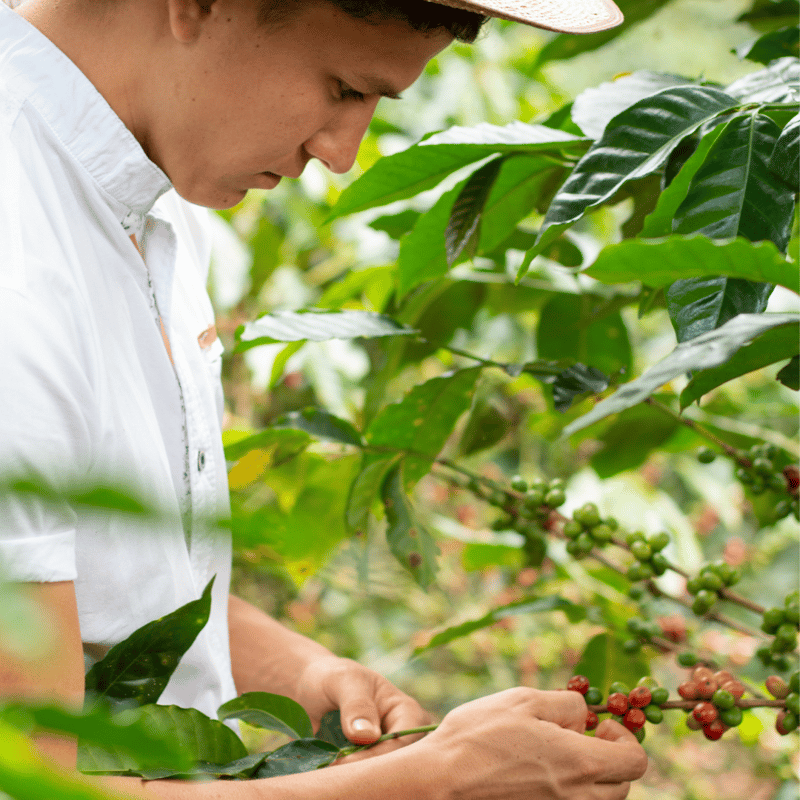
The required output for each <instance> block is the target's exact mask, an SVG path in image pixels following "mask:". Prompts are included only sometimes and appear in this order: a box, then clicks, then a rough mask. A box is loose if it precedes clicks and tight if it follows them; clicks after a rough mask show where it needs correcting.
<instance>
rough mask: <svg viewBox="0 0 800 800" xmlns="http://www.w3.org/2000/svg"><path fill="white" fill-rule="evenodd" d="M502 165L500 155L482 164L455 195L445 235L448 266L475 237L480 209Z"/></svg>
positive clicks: (484, 203) (481, 211)
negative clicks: (456, 195)
mask: <svg viewBox="0 0 800 800" xmlns="http://www.w3.org/2000/svg"><path fill="white" fill-rule="evenodd" d="M502 164H503V159H502V158H495V159H493V160H492V161H490V162H489V163H488V164H484V165H483V166H482V167H481V168H480V169H478V170H476V171H475V172H473V173H472V175H470V176H469V178H468V180H467V182H466V183H465V184H464V188H463V189H462V190H461V191H460V192H459V194H458V197H456V199H455V202H454V203H453V206H452V208H451V210H450V219H449V220H448V222H447V228H446V229H445V234H444V236H445V246H446V252H447V263H448V264H449V265H450V266H452V265H453V264H455V262H456V260H457V259H458V257H459V256H460V255H461V253H462V252H463V251H464V250H465V249H466V248H467V245H468V244H469V243H470V242H474V241H475V240H476V239H477V235H478V230H479V228H480V223H481V217H482V215H483V209H484V206H485V205H486V200H487V198H488V197H489V192H490V191H491V189H492V186H493V185H494V182H495V179H496V178H497V175H498V173H499V172H500V167H501V166H502Z"/></svg>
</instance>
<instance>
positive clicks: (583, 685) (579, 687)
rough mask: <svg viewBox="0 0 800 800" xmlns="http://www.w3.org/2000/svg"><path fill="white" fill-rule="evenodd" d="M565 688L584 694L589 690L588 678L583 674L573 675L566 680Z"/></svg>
mask: <svg viewBox="0 0 800 800" xmlns="http://www.w3.org/2000/svg"><path fill="white" fill-rule="evenodd" d="M567 689H569V690H570V691H572V692H580V693H581V694H583V695H585V694H586V692H588V691H589V679H588V678H587V677H586V676H585V675H574V676H573V677H572V678H570V679H569V681H568V682H567Z"/></svg>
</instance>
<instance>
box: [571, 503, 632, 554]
mask: <svg viewBox="0 0 800 800" xmlns="http://www.w3.org/2000/svg"><path fill="white" fill-rule="evenodd" d="M618 528H619V523H618V522H617V521H616V520H615V519H614V518H613V517H606V518H605V519H603V518H601V516H600V512H599V510H598V508H597V506H596V505H595V504H594V503H584V505H582V506H581V507H580V508H576V509H575V511H574V512H573V513H572V519H568V520H567V521H566V522H565V523H564V527H563V529H562V532H563V533H564V536H566V537H567V539H568V540H569V541H568V542H567V552H568V553H569V554H570V555H571V556H574V557H575V558H582V557H583V556H585V555H588V554H589V553H590V552H591V551H592V548H594V547H604V546H605V545H607V544H608V543H609V542H610V541H611V539H612V538H613V536H614V534H615V533H616V531H617V529H618Z"/></svg>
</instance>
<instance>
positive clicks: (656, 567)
mask: <svg viewBox="0 0 800 800" xmlns="http://www.w3.org/2000/svg"><path fill="white" fill-rule="evenodd" d="M625 542H626V543H627V545H628V548H629V549H630V551H631V554H632V555H633V557H634V558H635V559H636V560H635V561H634V562H633V563H632V564H631V565H630V566H629V567H628V570H627V576H628V580H630V581H633V582H634V583H635V582H637V581H646V580H650V578H652V577H653V576H654V575H663V574H664V573H665V572H666V571H667V570H668V569H669V561H667V559H666V557H665V556H664V554H663V553H662V552H661V551H662V550H663V549H664V548H665V547H666V546H667V545H668V544H669V534H668V533H664V532H663V531H662V532H661V533H655V534H653V535H652V536H645V535H644V533H642V531H632V532H631V533H629V534H627V535H626V537H625Z"/></svg>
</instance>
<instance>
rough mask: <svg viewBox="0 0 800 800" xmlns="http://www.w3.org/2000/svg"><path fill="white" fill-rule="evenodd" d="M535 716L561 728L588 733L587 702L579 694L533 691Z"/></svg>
mask: <svg viewBox="0 0 800 800" xmlns="http://www.w3.org/2000/svg"><path fill="white" fill-rule="evenodd" d="M533 691H534V692H535V694H534V695H533V704H534V714H536V716H537V717H538V718H539V719H543V720H546V721H547V722H554V723H555V724H556V725H558V726H559V728H566V729H567V730H571V731H575V732H576V733H585V732H586V713H587V711H586V701H585V700H584V699H583V695H582V694H580V693H578V692H569V691H566V690H564V691H555V692H540V691H536V690H533Z"/></svg>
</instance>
